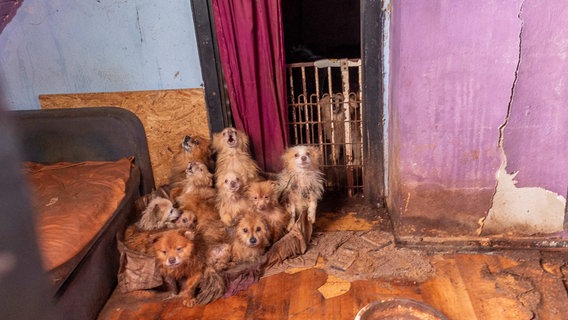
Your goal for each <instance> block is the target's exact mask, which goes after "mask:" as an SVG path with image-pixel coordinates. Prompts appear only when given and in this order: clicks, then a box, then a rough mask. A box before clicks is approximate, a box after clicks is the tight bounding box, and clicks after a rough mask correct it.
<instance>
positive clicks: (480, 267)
mask: <svg viewBox="0 0 568 320" xmlns="http://www.w3.org/2000/svg"><path fill="white" fill-rule="evenodd" d="M334 214H335V215H336V216H335V217H336V218H337V219H332V218H330V217H333V215H331V216H330V215H326V216H325V217H324V218H322V219H321V220H319V221H321V224H325V226H323V227H322V226H321V225H320V230H323V231H326V230H329V231H332V230H334V228H335V229H337V228H339V229H352V228H355V229H358V228H359V229H361V228H377V227H384V223H385V221H384V220H381V218H380V217H378V218H377V217H375V218H376V219H375V218H373V219H370V220H374V221H370V220H369V216H366V217H363V218H361V217H360V216H358V215H357V214H355V215H354V214H353V212H346V211H342V212H335V213H334ZM333 221H336V222H338V223H337V224H334V223H333ZM316 229H318V228H316ZM567 255H568V254H567V253H566V252H565V251H564V252H561V251H556V252H539V251H536V250H533V251H514V250H513V251H503V252H493V253H486V254H471V253H468V254H463V253H462V254H459V253H444V254H442V253H430V254H428V257H429V261H430V263H431V265H432V266H433V267H434V269H435V272H434V274H433V275H432V276H431V277H429V278H428V279H427V280H426V281H423V282H421V283H416V282H407V281H406V282H402V281H398V280H397V279H390V280H388V281H385V280H381V279H374V280H373V279H369V280H359V281H352V282H348V281H344V280H342V279H341V278H338V277H335V276H330V275H328V274H327V273H326V272H325V271H324V270H323V269H320V268H318V267H317V266H316V267H312V268H308V269H299V270H297V269H295V270H288V271H286V272H282V273H279V274H276V275H272V276H268V277H264V278H262V279H261V280H260V281H259V282H257V283H255V284H253V285H252V286H251V287H249V288H248V289H247V290H246V291H240V292H239V293H237V294H236V295H234V296H232V297H229V298H221V299H219V300H217V301H214V302H212V303H210V304H208V305H204V306H196V307H193V308H187V307H184V306H183V305H182V304H181V301H180V300H179V299H169V300H167V301H164V300H163V297H164V295H163V294H157V293H155V292H152V291H142V292H133V293H128V294H120V293H118V292H115V293H114V294H113V296H112V297H111V298H110V299H109V301H108V302H107V304H106V306H105V307H104V309H103V310H102V312H101V314H100V316H99V319H113V320H119V319H121V320H122V319H311V320H315V319H353V318H355V316H356V315H357V313H358V312H359V310H360V309H361V308H363V307H364V306H365V305H367V304H368V303H371V302H374V301H378V300H384V299H389V298H409V299H414V300H417V301H421V302H424V303H426V304H428V305H430V306H432V307H434V308H435V309H437V310H439V311H441V312H442V313H443V314H444V315H446V317H447V318H448V319H456V320H457V319H459V320H461V319H479V320H490V319H499V320H504V319H515V320H519V319H568V294H567V289H566V284H567V279H568V257H567Z"/></svg>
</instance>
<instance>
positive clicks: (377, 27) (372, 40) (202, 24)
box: [191, 0, 385, 205]
mask: <svg viewBox="0 0 568 320" xmlns="http://www.w3.org/2000/svg"><path fill="white" fill-rule="evenodd" d="M360 1H361V2H360V8H361V59H362V63H363V112H364V114H363V133H364V134H363V143H364V147H363V148H364V161H365V176H364V186H363V190H364V195H365V198H366V199H367V200H369V201H371V202H372V203H379V204H381V205H382V204H383V202H384V192H385V186H384V173H385V170H384V160H383V159H384V143H383V142H384V140H383V139H384V137H383V104H382V97H383V90H382V77H383V72H382V71H383V70H382V32H383V30H382V18H383V12H382V1H381V0H360ZM191 9H192V11H193V21H194V24H195V33H196V38H197V46H198V53H199V61H200V63H201V73H202V77H203V83H204V89H205V103H206V106H207V114H208V117H209V127H210V130H211V132H218V131H221V130H222V129H223V128H225V127H226V126H229V125H230V124H231V122H232V121H231V117H230V111H229V109H230V108H228V101H227V99H226V93H225V90H224V84H223V81H224V80H223V72H222V70H221V64H220V60H219V54H218V50H217V45H216V43H217V42H216V37H215V32H214V30H215V25H214V20H213V12H212V10H211V1H210V0H191Z"/></svg>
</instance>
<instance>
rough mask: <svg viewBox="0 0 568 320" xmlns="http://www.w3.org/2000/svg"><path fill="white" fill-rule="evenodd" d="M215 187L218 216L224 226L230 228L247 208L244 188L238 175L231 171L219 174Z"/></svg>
mask: <svg viewBox="0 0 568 320" xmlns="http://www.w3.org/2000/svg"><path fill="white" fill-rule="evenodd" d="M216 185H217V203H216V206H217V210H218V211H219V216H220V217H221V221H223V223H224V224H225V225H226V226H228V227H229V226H232V225H233V224H234V222H235V219H236V218H237V217H238V216H239V215H240V214H241V213H242V212H243V211H244V210H247V209H248V208H249V203H248V201H247V197H246V196H245V186H244V184H243V181H242V179H241V177H240V175H239V174H238V173H236V172H233V171H228V172H225V173H222V174H220V175H219V179H218V180H217V181H216Z"/></svg>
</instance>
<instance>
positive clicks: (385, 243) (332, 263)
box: [265, 230, 435, 282]
mask: <svg viewBox="0 0 568 320" xmlns="http://www.w3.org/2000/svg"><path fill="white" fill-rule="evenodd" d="M318 258H322V259H323V263H321V264H319V265H318V264H317V261H318ZM308 267H319V268H321V269H324V270H325V271H326V272H327V273H328V274H329V275H332V276H335V277H338V278H341V279H343V280H346V281H355V280H365V279H382V280H385V281H401V282H423V281H426V280H427V279H428V278H429V277H430V276H432V275H433V274H434V271H435V270H434V268H433V266H432V265H431V263H430V257H429V256H428V255H427V254H426V253H424V252H423V251H419V250H411V249H406V248H397V247H396V246H395V245H394V239H393V236H392V234H391V233H389V232H384V231H380V230H367V231H335V232H325V233H314V234H313V237H312V241H311V243H310V247H309V248H308V251H307V252H306V254H304V255H302V256H299V257H296V258H293V259H288V260H285V261H284V263H282V264H281V265H278V266H275V267H274V268H271V269H267V270H265V276H269V275H272V274H275V273H279V272H282V271H285V270H287V269H290V268H308Z"/></svg>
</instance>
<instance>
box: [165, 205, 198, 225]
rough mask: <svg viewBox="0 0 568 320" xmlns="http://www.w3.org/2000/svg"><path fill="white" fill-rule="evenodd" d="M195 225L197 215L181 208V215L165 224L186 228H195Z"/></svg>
mask: <svg viewBox="0 0 568 320" xmlns="http://www.w3.org/2000/svg"><path fill="white" fill-rule="evenodd" d="M196 226H197V215H196V214H195V213H194V212H193V211H190V210H183V211H182V212H181V215H180V216H179V217H178V218H177V219H176V220H175V221H173V222H169V223H167V224H166V227H168V228H187V229H195V227H196Z"/></svg>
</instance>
